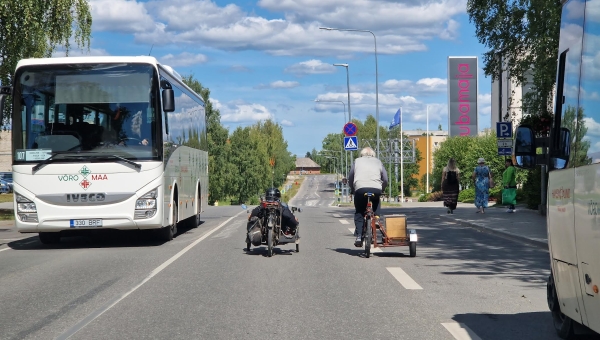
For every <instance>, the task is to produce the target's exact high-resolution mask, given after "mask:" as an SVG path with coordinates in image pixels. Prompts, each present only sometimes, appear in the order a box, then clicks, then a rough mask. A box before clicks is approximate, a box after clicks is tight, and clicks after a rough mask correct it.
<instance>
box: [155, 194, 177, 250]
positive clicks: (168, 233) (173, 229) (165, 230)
mask: <svg viewBox="0 0 600 340" xmlns="http://www.w3.org/2000/svg"><path fill="white" fill-rule="evenodd" d="M172 207H173V224H172V225H169V226H166V227H162V228H160V229H159V230H158V232H159V238H160V240H161V241H164V242H169V241H171V240H172V239H173V235H175V233H177V203H176V202H175V201H173V203H172Z"/></svg>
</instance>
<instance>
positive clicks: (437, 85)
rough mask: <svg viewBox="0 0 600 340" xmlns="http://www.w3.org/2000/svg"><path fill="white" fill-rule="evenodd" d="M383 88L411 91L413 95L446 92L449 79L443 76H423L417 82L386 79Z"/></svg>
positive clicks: (393, 90) (389, 90)
mask: <svg viewBox="0 0 600 340" xmlns="http://www.w3.org/2000/svg"><path fill="white" fill-rule="evenodd" d="M381 89H382V91H383V92H388V93H389V92H393V93H398V92H401V93H409V94H412V95H425V94H440V93H443V92H446V91H447V89H448V87H447V80H446V79H442V78H423V79H419V80H417V81H416V82H413V81H411V80H396V79H390V80H386V81H385V82H384V83H383V84H382V86H381Z"/></svg>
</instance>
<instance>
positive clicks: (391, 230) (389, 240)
mask: <svg viewBox="0 0 600 340" xmlns="http://www.w3.org/2000/svg"><path fill="white" fill-rule="evenodd" d="M365 196H366V197H367V209H366V211H365V214H364V219H363V228H362V241H363V243H364V247H365V256H366V257H367V258H369V257H370V256H371V246H373V248H378V247H384V248H385V247H401V246H408V249H409V254H410V257H415V256H417V239H418V237H417V231H416V230H415V229H409V228H408V227H407V223H406V215H403V214H397V215H387V216H385V218H384V219H383V221H382V220H381V219H380V218H379V216H376V215H375V212H374V211H373V203H372V202H371V197H373V196H375V194H374V193H371V192H367V193H365ZM382 222H383V223H382ZM377 230H379V232H380V233H381V242H379V240H378V237H377Z"/></svg>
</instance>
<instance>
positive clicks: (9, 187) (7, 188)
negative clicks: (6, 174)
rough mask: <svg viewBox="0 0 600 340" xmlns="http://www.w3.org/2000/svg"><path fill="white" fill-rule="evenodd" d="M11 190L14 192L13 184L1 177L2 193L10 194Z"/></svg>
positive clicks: (0, 192) (0, 190) (0, 189)
mask: <svg viewBox="0 0 600 340" xmlns="http://www.w3.org/2000/svg"><path fill="white" fill-rule="evenodd" d="M10 192H12V184H9V183H8V182H6V181H5V180H3V179H0V194H8V193H10Z"/></svg>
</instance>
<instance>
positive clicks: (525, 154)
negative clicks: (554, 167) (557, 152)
mask: <svg viewBox="0 0 600 340" xmlns="http://www.w3.org/2000/svg"><path fill="white" fill-rule="evenodd" d="M513 156H514V159H515V165H516V166H517V167H519V168H524V169H534V168H535V166H536V143H535V133H534V132H533V129H532V128H531V127H529V126H519V127H518V128H517V131H516V133H515V145H514V150H513Z"/></svg>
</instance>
